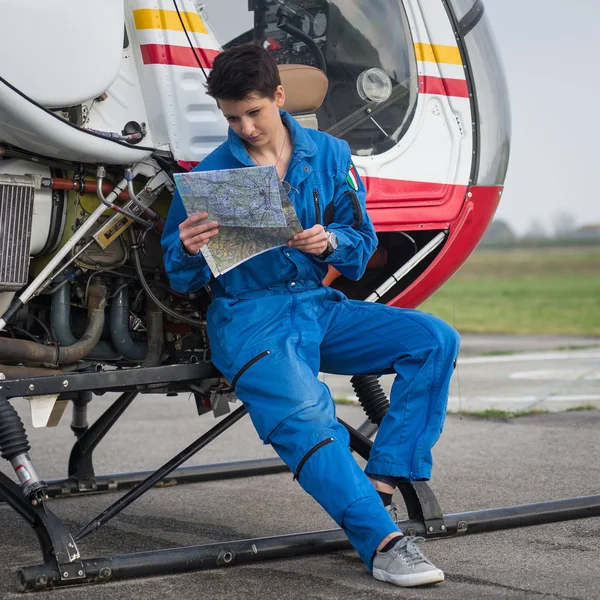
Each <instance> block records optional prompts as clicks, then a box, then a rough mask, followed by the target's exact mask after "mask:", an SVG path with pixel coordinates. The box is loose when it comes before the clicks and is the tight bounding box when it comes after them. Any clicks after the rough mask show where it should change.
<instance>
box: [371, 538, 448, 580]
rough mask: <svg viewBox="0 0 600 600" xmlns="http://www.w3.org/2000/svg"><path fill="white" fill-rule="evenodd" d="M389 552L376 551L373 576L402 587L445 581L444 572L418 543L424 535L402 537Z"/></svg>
mask: <svg viewBox="0 0 600 600" xmlns="http://www.w3.org/2000/svg"><path fill="white" fill-rule="evenodd" d="M399 539H400V541H399V542H397V543H396V545H395V546H394V547H393V548H392V549H391V550H388V551H387V552H376V553H375V560H373V577H375V579H379V581H387V582H388V583H392V584H394V585H398V586H400V587H414V586H417V585H427V584H431V583H439V582H440V581H444V573H443V571H441V570H440V569H438V568H437V567H436V566H435V565H434V564H433V563H431V562H430V561H429V560H427V558H425V555H424V554H423V553H422V552H421V550H420V549H419V547H418V546H417V544H418V543H419V542H422V541H424V538H422V537H407V536H404V537H401V538H399Z"/></svg>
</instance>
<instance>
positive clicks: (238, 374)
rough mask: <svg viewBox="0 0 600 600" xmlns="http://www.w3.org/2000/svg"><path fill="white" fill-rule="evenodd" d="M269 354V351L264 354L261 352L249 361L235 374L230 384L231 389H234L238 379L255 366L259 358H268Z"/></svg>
mask: <svg viewBox="0 0 600 600" xmlns="http://www.w3.org/2000/svg"><path fill="white" fill-rule="evenodd" d="M269 354H271V351H270V350H265V351H264V352H261V353H260V354H259V355H257V356H255V357H254V358H252V359H251V360H249V361H248V362H247V363H246V364H245V365H244V366H243V367H242V368H241V369H240V370H239V371H238V372H237V374H236V376H235V377H234V378H233V381H232V382H231V387H232V388H233V389H235V384H236V383H237V382H238V379H239V378H240V377H241V376H242V375H243V374H244V373H245V372H246V371H247V370H248V369H249V368H250V367H251V366H252V365H254V364H256V363H257V362H258V361H259V360H260V359H261V358H264V357H265V356H269Z"/></svg>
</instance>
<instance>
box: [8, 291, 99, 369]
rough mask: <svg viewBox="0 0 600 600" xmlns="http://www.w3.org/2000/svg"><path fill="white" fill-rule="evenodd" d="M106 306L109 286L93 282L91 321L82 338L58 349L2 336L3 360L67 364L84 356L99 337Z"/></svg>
mask: <svg viewBox="0 0 600 600" xmlns="http://www.w3.org/2000/svg"><path fill="white" fill-rule="evenodd" d="M66 288H67V286H65V289H66ZM105 307H106V286H105V285H104V283H102V282H99V281H97V282H94V283H93V284H92V285H91V286H90V289H89V297H88V324H87V327H86V329H85V332H84V333H83V335H82V336H81V339H80V340H76V341H75V343H74V344H72V345H68V346H61V347H59V348H56V347H54V346H44V345H43V344H38V343H36V342H28V341H27V340H16V339H11V338H4V337H3V338H0V360H10V361H24V362H37V363H43V364H51V365H64V364H71V363H74V362H77V361H78V360H81V359H82V358H85V357H86V356H87V355H88V354H89V353H90V352H91V351H92V350H93V349H94V348H95V347H96V345H97V344H98V341H99V340H100V335H101V334H102V328H103V327H104V309H105Z"/></svg>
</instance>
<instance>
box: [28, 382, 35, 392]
mask: <svg viewBox="0 0 600 600" xmlns="http://www.w3.org/2000/svg"><path fill="white" fill-rule="evenodd" d="M29 389H30V390H31V391H32V392H33V390H35V385H33V383H30V384H29Z"/></svg>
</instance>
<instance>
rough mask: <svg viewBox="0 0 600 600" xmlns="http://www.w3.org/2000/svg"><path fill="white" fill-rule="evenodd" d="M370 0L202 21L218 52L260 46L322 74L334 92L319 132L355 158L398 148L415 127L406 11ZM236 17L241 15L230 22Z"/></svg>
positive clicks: (324, 0)
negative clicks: (255, 43) (336, 139)
mask: <svg viewBox="0 0 600 600" xmlns="http://www.w3.org/2000/svg"><path fill="white" fill-rule="evenodd" d="M377 4H378V7H377V10H373V6H372V2H370V1H369V0H289V1H288V0H234V1H233V2H228V3H227V7H225V6H224V3H223V2H220V1H219V0H208V1H207V2H203V3H202V7H201V13H202V16H203V17H204V19H205V20H206V22H207V23H208V25H209V27H210V28H211V30H212V31H213V33H214V34H215V35H216V37H217V39H218V40H219V42H220V44H221V45H222V46H223V47H225V48H227V47H230V46H234V45H236V44H240V43H244V42H249V41H253V40H254V41H259V42H261V43H262V44H263V45H264V47H265V48H267V50H269V51H271V52H273V54H274V56H275V57H276V59H277V62H278V63H279V64H282V65H283V64H302V65H309V66H314V67H317V68H319V69H321V70H322V71H323V72H324V73H325V74H326V75H327V77H328V80H329V89H328V91H327V95H326V97H325V101H324V102H323V104H322V106H321V107H320V108H319V110H318V111H317V119H318V127H319V129H321V130H323V131H327V132H329V133H331V134H332V135H335V136H337V137H339V138H342V139H344V140H346V141H347V142H348V143H349V144H350V147H351V149H352V153H353V154H354V155H356V156H373V155H376V154H381V153H382V152H385V151H386V150H388V149H390V148H392V147H393V146H395V145H396V144H397V143H398V141H399V140H400V138H401V137H402V134H403V133H404V131H405V130H406V129H407V127H408V125H409V124H410V121H411V117H412V115H413V112H414V109H415V106H416V100H417V94H418V76H417V62H416V57H415V52H414V47H413V44H412V42H411V35H410V31H409V25H408V21H407V18H406V14H405V13H404V9H403V7H402V6H401V4H400V3H399V2H397V1H395V0H385V1H383V2H378V3H377ZM231 15H235V18H233V19H232V17H231Z"/></svg>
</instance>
